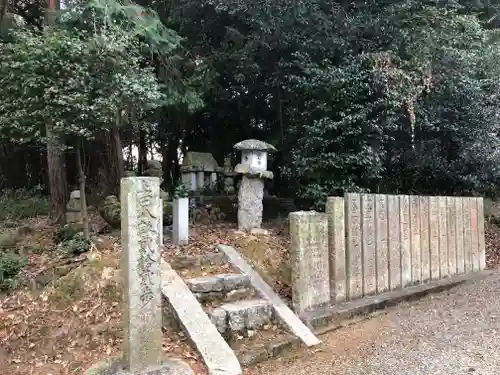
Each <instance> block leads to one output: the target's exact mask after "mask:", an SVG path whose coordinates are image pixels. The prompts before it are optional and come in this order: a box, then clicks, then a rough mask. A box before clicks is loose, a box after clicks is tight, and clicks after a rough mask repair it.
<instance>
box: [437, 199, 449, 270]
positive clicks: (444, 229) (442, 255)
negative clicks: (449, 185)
mask: <svg viewBox="0 0 500 375" xmlns="http://www.w3.org/2000/svg"><path fill="white" fill-rule="evenodd" d="M438 211H439V219H438V222H439V277H440V278H441V279H442V278H445V277H448V276H449V275H450V272H449V266H448V223H447V220H446V219H447V217H446V215H447V209H446V197H438Z"/></svg>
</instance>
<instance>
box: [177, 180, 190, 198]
mask: <svg viewBox="0 0 500 375" xmlns="http://www.w3.org/2000/svg"><path fill="white" fill-rule="evenodd" d="M188 196H189V189H188V187H187V186H186V184H185V183H183V182H179V183H178V184H177V186H176V187H175V190H174V197H175V198H187V197H188Z"/></svg>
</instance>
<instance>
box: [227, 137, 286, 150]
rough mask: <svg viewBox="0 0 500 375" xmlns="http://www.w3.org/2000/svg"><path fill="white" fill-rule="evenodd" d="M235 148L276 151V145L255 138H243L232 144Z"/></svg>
mask: <svg viewBox="0 0 500 375" xmlns="http://www.w3.org/2000/svg"><path fill="white" fill-rule="evenodd" d="M234 149H235V150H257V151H276V147H274V146H273V145H270V144H269V143H266V142H263V141H259V140H257V139H245V140H244V141H241V142H238V143H236V144H235V145H234Z"/></svg>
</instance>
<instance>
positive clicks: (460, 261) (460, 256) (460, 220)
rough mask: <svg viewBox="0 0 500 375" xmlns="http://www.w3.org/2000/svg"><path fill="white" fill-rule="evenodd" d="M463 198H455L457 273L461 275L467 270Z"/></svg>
mask: <svg viewBox="0 0 500 375" xmlns="http://www.w3.org/2000/svg"><path fill="white" fill-rule="evenodd" d="M462 203H463V199H462V198H456V199H455V212H456V217H455V225H456V230H455V235H456V243H455V246H456V252H457V274H458V275H461V274H463V273H464V272H465V252H464V214H463V207H462Z"/></svg>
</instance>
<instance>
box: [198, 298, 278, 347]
mask: <svg viewBox="0 0 500 375" xmlns="http://www.w3.org/2000/svg"><path fill="white" fill-rule="evenodd" d="M207 315H208V316H209V317H210V319H211V320H212V322H213V323H214V324H215V326H216V327H217V330H218V331H219V332H220V333H221V334H222V335H223V336H224V337H226V338H227V337H228V336H230V335H231V332H245V331H248V330H252V331H253V330H257V329H260V328H262V327H263V326H265V325H266V324H269V323H270V322H271V321H272V320H273V308H272V305H271V303H269V302H268V301H266V300H264V299H251V300H242V301H237V302H232V303H225V304H223V305H221V306H219V307H216V308H212V309H209V310H208V311H207Z"/></svg>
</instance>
